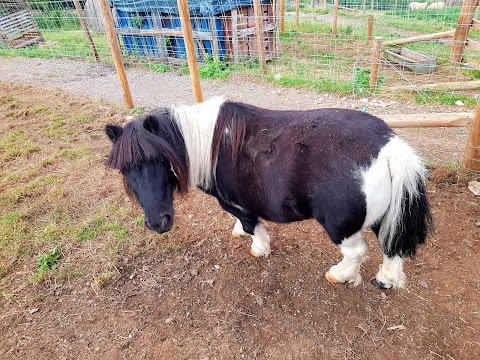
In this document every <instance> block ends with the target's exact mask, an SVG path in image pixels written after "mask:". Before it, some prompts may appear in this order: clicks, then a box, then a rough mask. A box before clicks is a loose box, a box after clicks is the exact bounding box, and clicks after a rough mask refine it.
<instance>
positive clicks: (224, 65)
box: [198, 55, 232, 78]
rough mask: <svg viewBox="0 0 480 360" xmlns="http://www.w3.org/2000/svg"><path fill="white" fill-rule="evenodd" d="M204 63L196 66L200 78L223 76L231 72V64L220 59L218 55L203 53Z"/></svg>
mask: <svg viewBox="0 0 480 360" xmlns="http://www.w3.org/2000/svg"><path fill="white" fill-rule="evenodd" d="M204 60H205V65H201V66H199V67H198V72H199V73H200V77H202V78H225V77H227V76H230V74H231V72H232V71H231V64H230V63H228V62H225V61H221V60H220V59H219V58H218V57H216V56H215V57H212V56H210V55H205V58H204Z"/></svg>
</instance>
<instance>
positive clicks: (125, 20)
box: [115, 9, 226, 59]
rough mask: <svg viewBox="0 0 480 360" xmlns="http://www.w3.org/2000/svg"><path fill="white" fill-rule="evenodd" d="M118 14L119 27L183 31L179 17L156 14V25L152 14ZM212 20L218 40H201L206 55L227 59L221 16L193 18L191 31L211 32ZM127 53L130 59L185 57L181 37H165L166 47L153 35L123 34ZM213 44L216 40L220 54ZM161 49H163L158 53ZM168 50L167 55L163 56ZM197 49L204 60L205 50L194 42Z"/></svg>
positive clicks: (117, 11) (117, 12)
mask: <svg viewBox="0 0 480 360" xmlns="http://www.w3.org/2000/svg"><path fill="white" fill-rule="evenodd" d="M115 11H116V14H117V24H118V27H119V28H124V29H155V23H156V24H161V27H162V28H164V29H177V30H179V29H181V22H180V18H179V17H178V15H169V14H164V13H163V14H162V13H154V16H155V22H154V21H153V19H152V17H151V16H152V13H147V12H129V11H122V10H118V9H115ZM211 19H214V20H213V21H214V22H215V27H216V33H217V38H216V40H201V41H200V43H201V44H202V47H203V49H204V50H205V53H206V54H209V55H211V56H218V57H219V58H221V59H223V58H224V57H225V48H226V45H225V40H224V37H225V32H224V29H223V23H222V19H221V18H219V17H214V18H212V17H210V18H204V17H193V18H192V19H191V24H192V29H193V30H194V31H202V32H207V33H212V31H213V30H212V28H211V26H209V25H210V22H211ZM121 37H122V40H123V44H124V47H125V51H126V52H127V54H128V55H130V56H138V57H153V58H160V57H174V58H178V59H182V58H186V50H185V41H184V40H183V37H182V36H166V35H164V39H165V44H158V43H157V38H156V37H155V36H152V35H134V34H132V35H126V34H121ZM213 41H217V45H218V46H217V48H218V54H215V53H214V51H213V50H214V44H212V42H213ZM159 45H160V46H159ZM159 49H160V50H159ZM162 49H166V53H162V52H163V50H162ZM195 50H196V52H197V56H198V57H199V58H202V57H203V51H200V49H199V46H198V42H197V41H195Z"/></svg>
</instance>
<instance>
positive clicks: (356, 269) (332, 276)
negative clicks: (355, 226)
mask: <svg viewBox="0 0 480 360" xmlns="http://www.w3.org/2000/svg"><path fill="white" fill-rule="evenodd" d="M340 250H341V252H342V254H343V259H342V261H340V262H339V263H338V264H337V265H335V266H332V267H331V268H330V270H329V271H328V272H327V273H326V274H325V277H326V278H327V280H328V281H330V282H331V283H334V284H338V283H346V282H349V283H352V284H353V286H357V285H359V284H360V283H361V282H362V276H361V275H360V265H362V262H363V261H364V260H365V259H366V257H367V251H368V244H367V243H366V242H365V240H363V236H362V232H361V231H359V232H357V233H355V234H353V235H352V236H350V237H349V238H346V239H344V240H343V241H342V243H341V244H340Z"/></svg>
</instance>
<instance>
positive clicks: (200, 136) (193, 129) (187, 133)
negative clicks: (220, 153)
mask: <svg viewBox="0 0 480 360" xmlns="http://www.w3.org/2000/svg"><path fill="white" fill-rule="evenodd" d="M223 102H224V100H223V99H222V98H220V97H214V98H211V99H210V100H207V101H205V102H204V103H201V104H196V105H192V106H187V105H181V106H174V107H172V111H173V114H174V118H175V121H176V122H177V125H178V127H179V128H180V131H181V133H182V136H183V139H184V142H185V147H186V150H187V158H188V171H189V178H190V186H191V187H195V186H199V187H201V188H202V189H209V188H210V187H211V185H212V178H213V172H214V170H215V169H213V168H212V160H211V151H212V150H211V149H212V140H213V134H214V130H215V124H216V122H217V117H218V112H219V111H220V107H221V106H222V104H223Z"/></svg>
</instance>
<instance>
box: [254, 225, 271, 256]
mask: <svg viewBox="0 0 480 360" xmlns="http://www.w3.org/2000/svg"><path fill="white" fill-rule="evenodd" d="M270 253H271V249H270V236H269V235H268V233H267V229H265V227H264V226H263V224H261V223H258V224H257V226H255V230H254V235H252V246H251V247H250V254H251V255H252V256H254V257H257V258H258V257H268V256H270Z"/></svg>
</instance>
